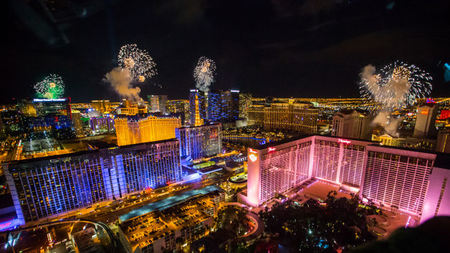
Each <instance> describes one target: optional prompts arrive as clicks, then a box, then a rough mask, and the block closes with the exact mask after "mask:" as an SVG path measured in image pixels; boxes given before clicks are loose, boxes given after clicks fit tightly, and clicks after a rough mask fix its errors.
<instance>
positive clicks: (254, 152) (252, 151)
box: [248, 148, 258, 154]
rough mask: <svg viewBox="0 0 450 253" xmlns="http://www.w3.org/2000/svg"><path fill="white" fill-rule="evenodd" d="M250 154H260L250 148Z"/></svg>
mask: <svg viewBox="0 0 450 253" xmlns="http://www.w3.org/2000/svg"><path fill="white" fill-rule="evenodd" d="M248 152H250V153H253V154H256V153H258V152H256V151H255V150H254V149H252V148H249V149H248Z"/></svg>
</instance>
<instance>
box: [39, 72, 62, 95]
mask: <svg viewBox="0 0 450 253" xmlns="http://www.w3.org/2000/svg"><path fill="white" fill-rule="evenodd" d="M34 89H35V90H36V93H37V94H38V96H39V97H41V98H49V99H55V98H60V97H62V96H63V94H64V82H63V80H62V78H61V76H59V75H56V74H50V75H48V76H46V77H45V78H44V79H43V80H42V81H40V82H38V83H36V84H35V85H34Z"/></svg>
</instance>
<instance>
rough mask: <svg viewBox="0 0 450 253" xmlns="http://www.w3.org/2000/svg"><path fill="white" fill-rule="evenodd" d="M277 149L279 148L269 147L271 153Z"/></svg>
mask: <svg viewBox="0 0 450 253" xmlns="http://www.w3.org/2000/svg"><path fill="white" fill-rule="evenodd" d="M275 150H277V148H275V147H269V153H271V152H274V151H275Z"/></svg>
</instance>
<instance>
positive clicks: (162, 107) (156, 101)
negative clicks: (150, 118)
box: [147, 95, 167, 114]
mask: <svg viewBox="0 0 450 253" xmlns="http://www.w3.org/2000/svg"><path fill="white" fill-rule="evenodd" d="M147 97H148V102H149V107H150V108H149V109H150V112H152V113H154V112H160V113H161V114H166V112H167V107H166V106H167V95H149V96H147Z"/></svg>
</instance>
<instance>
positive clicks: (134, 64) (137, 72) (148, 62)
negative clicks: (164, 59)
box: [118, 44, 157, 83]
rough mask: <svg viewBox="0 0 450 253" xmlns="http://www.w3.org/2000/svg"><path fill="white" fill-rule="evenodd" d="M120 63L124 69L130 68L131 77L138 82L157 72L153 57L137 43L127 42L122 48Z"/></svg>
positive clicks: (119, 57) (119, 56)
mask: <svg viewBox="0 0 450 253" xmlns="http://www.w3.org/2000/svg"><path fill="white" fill-rule="evenodd" d="M118 63H119V67H121V68H122V69H127V70H129V71H130V75H131V78H132V79H133V80H134V81H137V82H141V83H142V82H144V81H145V80H146V79H149V78H151V77H153V76H154V75H156V74H157V71H156V63H155V62H154V61H153V58H152V57H151V56H150V55H149V54H148V53H147V51H145V50H142V49H140V48H138V47H137V45H136V44H126V45H123V46H122V47H121V48H120V51H119V55H118Z"/></svg>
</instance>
